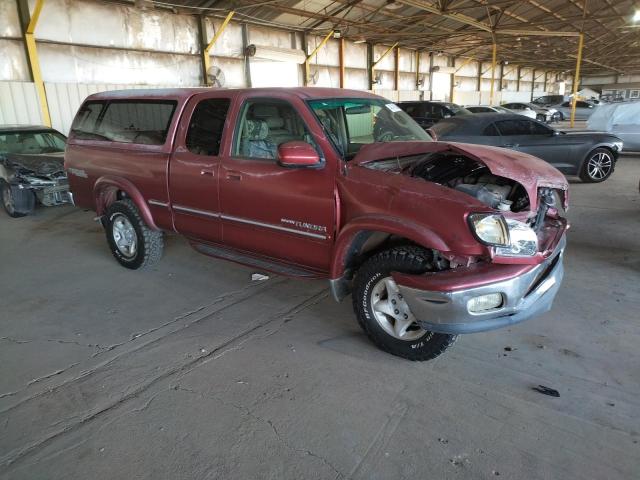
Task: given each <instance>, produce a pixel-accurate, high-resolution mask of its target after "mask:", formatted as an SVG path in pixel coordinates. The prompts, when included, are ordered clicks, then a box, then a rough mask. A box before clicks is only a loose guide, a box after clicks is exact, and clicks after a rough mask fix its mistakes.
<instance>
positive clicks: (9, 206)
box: [2, 184, 15, 214]
mask: <svg viewBox="0 0 640 480" xmlns="http://www.w3.org/2000/svg"><path fill="white" fill-rule="evenodd" d="M2 203H4V208H5V209H6V210H7V212H9V213H10V214H11V213H13V212H14V211H15V205H14V203H13V195H12V194H11V186H10V185H7V184H5V185H4V186H3V188H2Z"/></svg>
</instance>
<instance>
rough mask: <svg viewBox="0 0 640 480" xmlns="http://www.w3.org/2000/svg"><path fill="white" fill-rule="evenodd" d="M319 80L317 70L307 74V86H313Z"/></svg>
mask: <svg viewBox="0 0 640 480" xmlns="http://www.w3.org/2000/svg"><path fill="white" fill-rule="evenodd" d="M319 78H320V72H319V71H318V70H314V71H313V72H311V73H310V74H309V85H315V84H317V83H318V79H319Z"/></svg>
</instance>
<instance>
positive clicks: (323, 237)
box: [149, 200, 327, 240]
mask: <svg viewBox="0 0 640 480" xmlns="http://www.w3.org/2000/svg"><path fill="white" fill-rule="evenodd" d="M149 203H151V200H149ZM173 209H174V210H177V211H179V212H185V213H193V214H195V215H202V216H204V217H211V218H221V219H222V220H230V221H232V222H238V223H244V224H246V225H255V226H256V227H264V228H270V229H272V230H279V231H281V232H288V233H295V234H296V235H302V236H304V237H310V238H317V239H319V240H326V239H327V237H326V235H321V234H319V233H312V232H303V231H301V230H295V229H293V228H287V227H281V226H279V225H273V224H272V223H263V222H258V221H256V220H249V219H246V218H241V217H234V216H232V215H224V214H222V213H218V212H210V211H208V210H199V209H197V208H191V207H183V206H182V205H175V204H174V205H173Z"/></svg>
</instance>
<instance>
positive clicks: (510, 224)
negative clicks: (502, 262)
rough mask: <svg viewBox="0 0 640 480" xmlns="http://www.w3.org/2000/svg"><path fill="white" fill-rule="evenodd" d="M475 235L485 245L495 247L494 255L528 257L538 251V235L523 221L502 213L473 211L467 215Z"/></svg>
mask: <svg viewBox="0 0 640 480" xmlns="http://www.w3.org/2000/svg"><path fill="white" fill-rule="evenodd" d="M469 224H470V225H471V230H472V231H473V233H474V234H475V236H476V237H477V238H478V240H480V241H481V242H482V243H484V244H485V245H490V246H492V247H495V253H496V255H500V256H505V257H530V256H532V255H535V253H536V252H537V251H538V235H537V234H536V232H535V230H533V228H531V227H530V226H529V225H527V224H526V223H524V222H520V221H518V220H512V219H508V220H505V218H504V217H503V216H502V215H494V214H487V213H475V214H472V215H469Z"/></svg>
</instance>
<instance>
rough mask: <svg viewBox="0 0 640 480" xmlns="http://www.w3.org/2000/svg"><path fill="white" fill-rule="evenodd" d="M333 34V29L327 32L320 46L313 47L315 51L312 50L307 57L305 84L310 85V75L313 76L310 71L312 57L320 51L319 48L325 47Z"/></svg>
mask: <svg viewBox="0 0 640 480" xmlns="http://www.w3.org/2000/svg"><path fill="white" fill-rule="evenodd" d="M332 35H333V30H331V31H330V32H329V33H327V36H326V37H324V38H323V39H322V41H321V42H320V43H319V44H318V46H317V47H316V48H314V49H313V52H311V53H310V54H309V55H308V56H307V58H306V59H305V61H304V84H305V85H309V77H310V76H311V73H310V72H309V62H310V61H311V57H313V56H314V55H315V54H316V53H318V50H320V49H321V48H322V47H324V45H325V44H326V43H327V42H328V41H329V39H330V38H331V36H332Z"/></svg>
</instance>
